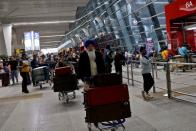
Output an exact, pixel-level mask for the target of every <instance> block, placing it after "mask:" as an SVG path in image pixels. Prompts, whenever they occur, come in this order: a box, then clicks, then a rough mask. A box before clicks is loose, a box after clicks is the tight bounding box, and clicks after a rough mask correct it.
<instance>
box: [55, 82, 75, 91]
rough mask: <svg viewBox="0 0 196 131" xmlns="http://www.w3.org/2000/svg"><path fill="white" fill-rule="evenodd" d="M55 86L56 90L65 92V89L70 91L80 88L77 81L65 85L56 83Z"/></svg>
mask: <svg viewBox="0 0 196 131" xmlns="http://www.w3.org/2000/svg"><path fill="white" fill-rule="evenodd" d="M53 88H54V92H64V91H65V92H70V91H75V90H78V84H77V83H69V84H64V85H62V84H61V85H57V84H54V86H53Z"/></svg>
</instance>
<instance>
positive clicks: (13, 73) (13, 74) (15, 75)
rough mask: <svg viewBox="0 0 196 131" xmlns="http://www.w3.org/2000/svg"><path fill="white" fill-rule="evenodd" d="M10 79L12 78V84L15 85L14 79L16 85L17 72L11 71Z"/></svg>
mask: <svg viewBox="0 0 196 131" xmlns="http://www.w3.org/2000/svg"><path fill="white" fill-rule="evenodd" d="M11 78H12V82H13V84H15V79H16V82H17V83H18V71H17V70H12V71H11Z"/></svg>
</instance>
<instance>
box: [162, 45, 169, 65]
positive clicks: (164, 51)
mask: <svg viewBox="0 0 196 131" xmlns="http://www.w3.org/2000/svg"><path fill="white" fill-rule="evenodd" d="M161 56H162V59H163V61H164V62H169V51H168V49H167V46H164V47H163V48H162V51H161Z"/></svg>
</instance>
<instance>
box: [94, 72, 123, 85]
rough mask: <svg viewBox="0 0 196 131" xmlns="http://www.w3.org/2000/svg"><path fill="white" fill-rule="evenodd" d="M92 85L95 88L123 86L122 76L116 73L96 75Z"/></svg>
mask: <svg viewBox="0 0 196 131" xmlns="http://www.w3.org/2000/svg"><path fill="white" fill-rule="evenodd" d="M92 83H93V85H94V86H95V87H105V86H113V85H121V84H122V75H121V74H116V73H112V74H100V75H96V76H94V77H93V79H92Z"/></svg>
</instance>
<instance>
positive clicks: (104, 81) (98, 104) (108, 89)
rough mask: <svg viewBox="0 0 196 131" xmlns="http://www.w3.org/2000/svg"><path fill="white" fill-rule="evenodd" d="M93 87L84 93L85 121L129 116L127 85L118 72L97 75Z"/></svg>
mask: <svg viewBox="0 0 196 131" xmlns="http://www.w3.org/2000/svg"><path fill="white" fill-rule="evenodd" d="M92 81H93V84H94V85H93V88H92V89H89V90H87V91H86V92H85V93H84V104H85V110H86V122H87V123H99V122H108V121H115V120H121V119H125V118H129V117H131V109H130V102H129V91H128V85H125V84H122V76H121V75H118V74H106V75H98V76H95V77H94V78H93V80H92Z"/></svg>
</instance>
